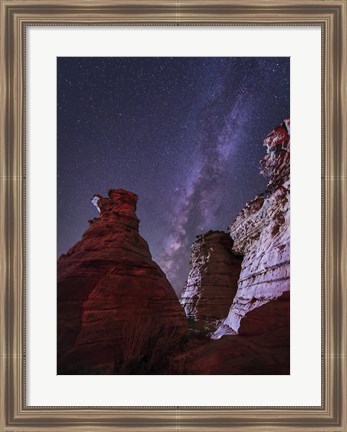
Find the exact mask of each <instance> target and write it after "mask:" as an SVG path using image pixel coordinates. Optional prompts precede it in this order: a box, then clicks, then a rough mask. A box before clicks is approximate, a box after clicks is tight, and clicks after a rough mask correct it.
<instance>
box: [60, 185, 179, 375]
mask: <svg viewBox="0 0 347 432" xmlns="http://www.w3.org/2000/svg"><path fill="white" fill-rule="evenodd" d="M136 202H137V195H135V194H134V193H131V192H127V191H125V190H123V189H116V190H114V189H111V190H110V191H109V193H108V197H107V198H103V197H101V196H100V195H96V196H94V199H93V203H94V204H95V205H96V206H97V208H98V210H99V212H100V216H99V217H97V218H95V219H93V220H91V221H89V222H90V226H89V228H88V229H87V231H86V232H85V233H84V235H83V237H82V239H81V240H80V241H79V242H78V243H76V244H75V245H74V246H73V247H72V248H71V249H70V250H69V251H68V252H67V254H65V255H62V256H61V257H60V258H59V260H58V288H57V295H58V373H60V374H64V373H75V374H76V373H87V374H89V373H97V374H107V373H113V372H114V370H115V364H117V361H119V359H120V356H121V355H122V350H123V351H124V346H125V345H124V343H126V341H127V339H129V338H130V336H131V338H132V339H133V340H139V341H140V342H141V337H142V336H141V332H143V333H144V332H145V331H146V332H147V333H148V334H151V333H152V334H154V333H155V334H159V333H160V331H161V330H160V329H165V331H164V333H165V332H166V333H167V332H168V331H169V332H170V334H172V333H173V332H175V333H176V334H178V335H183V334H185V331H186V326H187V324H186V318H185V314H184V311H183V309H182V307H181V305H180V304H179V301H178V299H177V297H176V294H175V292H174V290H173V288H172V286H171V285H170V283H169V282H168V280H167V278H166V276H165V274H164V273H163V272H162V270H161V269H160V267H159V266H158V265H157V264H156V263H155V262H154V261H153V260H152V258H151V254H150V251H149V248H148V244H147V242H146V241H145V240H144V239H143V238H142V237H141V236H140V235H139V220H138V218H137V216H136V213H135V211H136ZM168 329H169V330H168ZM130 333H131V335H130ZM143 336H144V337H146V336H147V335H145V334H144V335H143ZM140 342H139V343H140ZM135 349H136V347H135ZM132 350H134V347H132ZM123 354H124V353H123Z"/></svg>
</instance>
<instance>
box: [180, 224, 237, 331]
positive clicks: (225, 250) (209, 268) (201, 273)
mask: <svg viewBox="0 0 347 432" xmlns="http://www.w3.org/2000/svg"><path fill="white" fill-rule="evenodd" d="M232 246H233V242H232V240H231V238H230V236H229V235H228V234H227V233H224V232H222V231H209V232H208V233H206V234H203V235H199V236H197V237H196V240H195V241H194V243H193V245H192V248H191V249H192V254H191V261H190V272H189V276H188V280H187V283H186V286H185V288H184V290H183V292H182V294H181V304H182V305H183V307H184V309H185V312H186V315H187V317H188V318H189V319H190V320H191V326H192V327H193V328H194V329H196V330H207V331H211V330H213V331H214V330H215V329H216V326H217V325H218V324H220V320H221V319H223V318H225V316H226V315H227V314H228V311H229V309H230V306H231V304H232V301H233V298H234V296H235V294H236V290H237V281H238V278H239V275H240V268H241V261H242V258H241V257H240V256H236V255H234V254H233V252H232Z"/></svg>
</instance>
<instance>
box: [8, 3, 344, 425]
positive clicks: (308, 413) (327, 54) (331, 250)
mask: <svg viewBox="0 0 347 432" xmlns="http://www.w3.org/2000/svg"><path fill="white" fill-rule="evenodd" d="M0 5H1V21H0V22H1V24H0V30H1V41H0V42H1V52H0V53H1V65H0V67H1V69H0V86H1V87H0V89H1V90H0V91H1V98H0V101H1V108H0V113H1V127H0V134H1V135H0V136H1V146H0V170H1V176H0V181H1V183H0V188H1V189H0V190H1V194H0V204H1V205H0V238H1V241H0V248H1V253H0V265H1V271H0V278H1V279H0V280H1V299H0V300H1V310H0V320H1V339H0V346H1V357H0V358H1V375H0V383H1V394H0V402H1V403H0V407H1V408H0V425H1V431H24V430H32V431H33V430H35V431H43V430H46V431H47V430H49V431H53V430H64V431H72V430H75V431H76V430H89V431H90V430H114V431H124V430H131V431H154V430H158V431H162V432H163V431H180V432H183V431H207V430H208V431H211V432H212V431H213V432H217V431H226V430H238V431H246V430H264V431H265V430H276V431H291V432H292V431H303V430H307V429H311V430H314V431H322V432H323V431H346V430H347V421H346V414H347V410H346V407H347V404H346V402H347V397H346V394H347V391H346V384H347V379H346V339H347V338H346V336H347V331H346V311H347V309H346V281H347V265H346V264H345V263H346V262H347V259H346V258H347V242H346V238H345V236H346V225H347V224H346V220H347V212H346V202H347V199H346V198H347V193H346V191H347V171H346V167H347V158H346V155H347V141H346V130H347V127H346V124H345V121H346V119H347V110H346V102H347V97H346V93H347V68H346V58H347V55H346V54H347V46H346V45H347V44H346V42H347V37H346V30H347V12H346V10H347V0H277V1H274V0H130V1H127V0H85V1H82V0H0ZM30 24H36V25H37V24H41V25H62V24H64V25H66V24H69V25H71V24H77V25H85V24H94V25H95V24H99V25H100V24H123V25H124V24H125V25H141V24H145V25H182V24H184V25H199V24H204V25H206V24H209V25H211V24H212V25H220V24H223V25H260V24H262V25H264V24H265V25H316V26H321V29H322V35H323V81H322V90H323V92H322V94H323V101H322V119H323V122H322V124H323V129H322V141H323V143H324V147H323V149H324V156H325V157H324V160H325V162H324V163H323V170H322V193H323V197H324V203H325V204H324V209H323V222H324V223H323V225H324V226H323V233H322V235H323V245H324V246H323V257H324V259H323V270H324V271H323V274H324V277H323V288H324V289H323V298H324V304H323V317H324V320H323V321H324V323H323V324H324V325H323V327H324V332H323V350H322V353H323V354H322V364H323V371H324V373H323V394H322V404H321V406H319V407H295V408H293V407H291V408H289V407H288V408H279V407H277V408H276V407H272V408H266V409H264V408H259V407H258V408H257V407H246V408H245V407H243V408H240V407H232V408H226V407H218V408H213V407H211V408H208V407H190V408H185V407H181V408H180V407H129V408H115V407H104V408H95V407H94V408H93V407H85V408H78V407H75V408H74V407H69V408H63V407H27V406H26V403H25V385H24V376H25V366H24V365H25V344H24V341H25V332H24V326H25V288H24V278H25V275H24V262H25V256H24V254H25V248H24V245H25V238H24V218H25V163H24V161H25V154H24V150H25V99H24V87H25V29H26V26H27V25H30Z"/></svg>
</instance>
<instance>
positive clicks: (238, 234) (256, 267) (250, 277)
mask: <svg viewBox="0 0 347 432" xmlns="http://www.w3.org/2000/svg"><path fill="white" fill-rule="evenodd" d="M264 145H265V146H266V148H267V154H266V156H265V157H264V158H263V159H262V161H261V173H262V174H263V175H265V176H266V177H268V179H269V181H268V185H267V189H266V191H265V193H264V194H262V195H259V196H256V197H255V198H254V199H253V200H252V201H251V202H249V203H248V204H247V205H246V207H245V208H244V209H243V210H242V211H241V213H240V214H239V215H238V216H237V218H236V220H235V222H234V223H233V224H232V225H231V226H230V228H229V229H230V236H231V238H232V239H233V242H234V244H233V251H234V252H235V253H237V254H242V255H243V256H244V258H243V261H242V268H241V274H240V279H239V282H238V288H237V294H236V296H235V298H234V301H233V304H232V306H231V308H230V311H229V314H228V316H227V318H226V319H225V321H224V323H223V324H222V325H221V326H220V327H219V328H218V329H217V331H216V332H215V334H214V336H213V337H214V338H215V339H218V338H220V337H221V336H223V335H225V334H234V333H235V332H239V329H240V323H241V328H242V321H241V320H242V319H243V318H244V317H245V316H246V315H247V316H249V313H250V312H251V311H252V310H254V309H256V308H259V307H260V306H262V305H264V304H266V303H268V302H269V301H271V300H274V299H277V298H279V297H280V296H281V295H282V294H283V293H284V292H286V291H289V289H290V277H289V270H290V268H289V267H290V178H289V172H290V120H289V119H287V120H285V121H284V122H283V123H282V124H281V125H280V126H278V127H277V128H275V129H274V130H273V131H272V132H271V133H270V134H269V135H268V136H267V137H266V139H265V141H264ZM287 307H288V310H289V302H288V304H287ZM288 319H289V316H288ZM263 320H266V315H264V316H263ZM259 325H260V324H259ZM261 325H264V324H261Z"/></svg>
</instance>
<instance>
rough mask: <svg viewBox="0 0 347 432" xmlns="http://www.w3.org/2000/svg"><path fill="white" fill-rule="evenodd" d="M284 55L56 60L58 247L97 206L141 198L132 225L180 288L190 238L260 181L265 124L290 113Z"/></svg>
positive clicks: (221, 223) (221, 221) (224, 217)
mask: <svg viewBox="0 0 347 432" xmlns="http://www.w3.org/2000/svg"><path fill="white" fill-rule="evenodd" d="M289 63H290V62H289V58H286V57H281V58H278V57H276V58H275V57H271V58H270V57H266V58H264V57H262V58H257V57H253V58H242V57H238V58H220V57H219V58H145V57H144V58H100V57H99V58H81V57H79V58H77V57H75V58H74V57H72V58H58V60H57V72H58V88H57V119H58V139H57V142H58V255H60V254H61V253H64V252H66V251H67V250H68V249H69V248H70V247H71V246H72V245H73V244H74V243H75V242H76V241H78V240H79V239H80V238H81V236H82V234H83V232H84V231H85V229H86V228H87V221H88V219H91V218H93V217H95V216H96V215H97V214H96V213H97V211H96V209H95V207H94V206H93V205H92V204H91V203H90V198H91V197H92V196H93V194H94V193H100V194H102V195H106V194H107V191H108V189H110V188H124V189H127V190H129V191H132V192H135V193H137V194H138V195H139V202H138V210H137V214H138V216H139V218H140V219H141V223H140V233H141V235H142V236H143V237H144V238H145V239H146V240H147V242H148V243H149V246H150V250H151V253H152V256H153V259H154V260H155V261H156V262H157V263H158V264H159V265H160V266H161V268H162V269H163V270H164V271H165V273H166V275H167V277H168V279H169V280H170V281H171V283H172V285H173V286H174V288H175V290H176V292H177V293H180V291H181V290H182V288H183V286H184V282H185V280H186V278H187V275H188V268H189V256H190V245H191V243H192V242H193V240H194V238H195V236H196V235H198V234H201V233H204V232H206V231H208V230H210V229H222V230H226V229H227V226H228V225H229V224H230V223H231V222H232V221H233V219H234V218H235V217H236V215H237V214H238V212H239V211H240V210H241V209H242V208H243V207H244V205H245V203H246V202H247V201H249V200H250V199H252V198H253V197H254V195H256V194H257V193H260V192H262V191H263V190H264V188H265V183H266V180H265V179H263V178H262V177H261V176H260V175H259V161H260V159H261V158H262V157H263V155H264V153H265V149H264V147H263V146H262V141H263V139H264V137H265V136H266V135H267V134H268V132H270V130H271V129H272V128H273V127H275V126H276V125H278V124H279V123H280V122H281V121H282V120H283V119H284V118H285V117H287V116H288V115H289V81H290V74H289Z"/></svg>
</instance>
